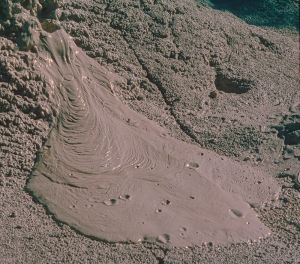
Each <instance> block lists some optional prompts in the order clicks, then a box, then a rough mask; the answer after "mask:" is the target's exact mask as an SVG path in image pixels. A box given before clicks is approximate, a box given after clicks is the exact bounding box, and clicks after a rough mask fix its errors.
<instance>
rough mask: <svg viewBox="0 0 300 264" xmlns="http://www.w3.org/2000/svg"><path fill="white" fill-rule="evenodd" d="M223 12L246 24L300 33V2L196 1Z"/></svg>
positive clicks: (280, 0) (251, 0)
mask: <svg viewBox="0 0 300 264" xmlns="http://www.w3.org/2000/svg"><path fill="white" fill-rule="evenodd" d="M195 1H196V2H198V3H200V4H204V5H208V6H210V7H212V8H214V9H218V10H221V11H229V12H231V13H233V14H234V15H236V16H237V17H239V18H241V19H243V20H244V21H245V22H246V23H248V24H251V25H255V26H261V27H273V28H278V29H280V28H294V29H297V30H298V31H299V0H195Z"/></svg>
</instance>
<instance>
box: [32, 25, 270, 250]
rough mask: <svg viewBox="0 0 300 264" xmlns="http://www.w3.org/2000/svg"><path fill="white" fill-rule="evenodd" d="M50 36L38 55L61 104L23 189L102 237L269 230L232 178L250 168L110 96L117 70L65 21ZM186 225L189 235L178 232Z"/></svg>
mask: <svg viewBox="0 0 300 264" xmlns="http://www.w3.org/2000/svg"><path fill="white" fill-rule="evenodd" d="M48 35H49V36H48V37H45V38H43V39H42V41H41V43H40V46H39V47H38V49H39V53H38V54H39V56H40V63H41V65H43V67H42V68H41V69H42V71H43V73H44V74H45V75H46V76H48V78H49V79H51V80H53V83H52V86H53V87H54V91H53V100H54V104H56V105H55V107H57V108H58V109H60V111H59V113H58V114H57V119H56V123H55V124H54V126H53V128H52V130H51V132H50V134H49V136H48V139H47V142H46V143H45V145H46V146H51V148H47V149H44V150H41V153H40V154H39V157H38V160H37V163H36V165H35V169H34V171H33V173H32V175H31V177H30V180H29V183H28V185H27V188H28V190H30V191H31V192H32V194H33V195H34V196H35V197H36V198H37V199H38V200H39V201H40V202H41V203H43V204H44V205H45V206H47V207H48V209H49V211H50V212H52V213H53V214H54V215H55V218H57V219H58V220H60V221H63V222H65V223H68V224H69V225H70V226H72V227H74V228H75V229H77V230H79V231H80V232H81V233H83V234H86V235H91V236H93V237H99V238H100V239H102V240H107V241H112V242H118V241H136V242H138V241H143V240H147V241H150V242H158V243H164V244H167V245H169V244H170V245H172V246H192V245H199V244H201V243H204V242H205V241H213V242H214V243H225V244H226V243H232V242H243V241H247V240H248V239H249V238H250V239H257V238H258V237H264V236H265V235H267V234H268V233H269V232H270V230H269V229H268V228H267V227H266V226H264V225H263V224H262V223H261V222H260V220H259V219H258V218H257V216H256V213H255V212H254V211H253V209H252V208H251V207H250V206H249V205H248V203H246V202H245V201H244V198H243V197H242V196H241V195H244V191H243V190H240V187H239V186H238V185H236V183H235V182H233V181H230V177H234V175H241V171H244V173H243V175H241V177H243V178H251V177H252V175H253V174H254V171H253V170H251V169H247V170H243V169H242V168H241V165H238V164H234V163H230V162H229V161H227V160H224V159H221V158H220V157H218V156H216V155H215V154H212V153H211V152H209V151H206V150H202V149H200V148H198V147H196V146H193V145H190V144H187V143H184V142H181V141H178V140H175V139H173V138H170V137H168V136H167V135H166V133H165V131H164V130H163V129H162V128H160V127H158V126H157V125H156V124H155V123H154V122H152V121H150V120H147V119H146V118H145V117H143V116H142V115H140V114H138V113H136V112H134V111H132V110H131V109H129V108H127V107H124V106H123V105H122V104H121V102H120V101H119V100H118V99H117V98H116V97H115V96H114V94H113V91H112V89H111V84H112V83H113V82H114V79H119V78H121V77H119V76H117V75H114V74H112V73H108V71H107V70H106V69H105V68H103V67H101V66H100V65H98V64H97V63H96V62H95V61H93V60H92V59H90V58H89V57H87V56H86V55H85V54H84V53H83V52H82V51H81V50H80V49H79V48H77V47H76V46H75V44H74V43H73V41H72V40H71V39H70V38H69V37H68V35H67V34H66V33H65V32H64V31H63V30H60V29H58V30H55V31H54V32H53V33H49V34H48ZM46 58H52V59H53V61H54V62H55V63H52V64H50V65H49V64H47V63H46ZM85 80H90V81H89V82H86V81H85ZM58 106H59V107H58ZM128 117H130V120H134V122H135V123H136V124H138V126H136V125H132V124H131V122H127V121H126V120H128ZM161 135H164V136H161ZM199 153H205V155H204V154H203V155H202V156H201V160H199ZM187 160H188V162H186V161H187ZM192 161H193V162H192ZM194 161H197V162H194ZM215 167H218V170H217V171H219V175H217V176H216V175H215V173H216V172H215V171H214V170H213V168H215ZM247 173H248V174H249V175H248V174H247ZM255 173H256V174H257V172H255ZM187 175H188V177H187ZM246 176H247V177H246ZM219 178H222V179H223V180H222V182H221V181H220V182H218V183H216V181H215V179H219ZM232 189H236V190H237V193H239V194H241V195H239V194H234V193H232V192H231V191H229V190H232ZM191 194H192V195H191ZM253 196H254V195H253ZM90 197H92V199H91V198H90ZM194 197H197V199H195V200H194ZM245 197H246V195H245ZM187 198H188V199H187ZM89 199H91V200H89ZM87 200H89V201H92V202H91V203H92V204H93V206H91V205H90V204H89V205H90V206H89V205H88V206H87V204H86V201H87ZM192 200H193V201H192ZM70 204H76V206H75V207H72V210H70V208H69V206H70ZM160 207H161V208H160ZM162 207H163V208H162ZM232 208H234V210H233V209H232ZM229 210H230V212H231V213H232V215H234V216H236V217H235V218H234V217H232V215H228V214H229ZM235 210H236V211H235ZM238 212H243V214H242V215H243V217H239V213H238ZM246 221H248V222H251V225H246V224H245V222H246ZM141 223H143V224H141ZM183 227H184V228H185V229H183ZM187 227H188V228H187ZM187 230H188V231H189V236H188V237H186V236H183V235H181V234H184V232H186V231H187ZM179 231H180V232H179Z"/></svg>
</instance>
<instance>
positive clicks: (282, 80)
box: [0, 0, 300, 263]
mask: <svg viewBox="0 0 300 264" xmlns="http://www.w3.org/2000/svg"><path fill="white" fill-rule="evenodd" d="M14 2H15V1H1V2H0V8H1V13H0V22H1V26H0V32H1V33H0V34H1V37H0V39H1V41H0V47H1V48H0V95H1V96H0V155H1V158H0V173H1V175H0V176H1V178H0V186H1V187H0V188H1V192H0V195H1V207H0V223H1V224H0V234H1V238H0V254H1V261H2V262H3V263H99V262H101V263H183V262H184V263H299V260H300V252H299V247H300V245H299V241H300V240H299V239H300V237H299V234H300V233H299V232H300V218H299V212H300V206H299V202H300V194H299V189H300V183H299V181H300V174H299V173H300V169H299V160H300V144H299V142H300V100H299V67H298V66H299V61H298V56H299V55H298V54H299V44H298V43H297V42H296V41H295V32H296V31H297V28H296V29H295V24H297V23H294V21H295V18H294V19H292V16H294V15H292V16H291V19H286V20H285V22H284V23H283V25H280V27H279V25H278V23H275V26H273V27H276V26H277V29H276V30H277V31H274V30H271V29H263V28H260V27H257V26H255V25H259V26H267V27H270V25H269V24H267V23H265V24H259V23H251V21H249V20H248V21H247V20H246V21H247V22H248V23H251V24H255V25H249V24H247V23H246V22H244V21H243V20H241V19H239V18H237V17H236V16H234V15H233V14H232V13H234V14H235V15H239V14H244V13H243V12H242V11H243V10H246V9H241V10H242V11H241V10H240V13H239V14H238V13H235V12H234V11H233V10H232V9H230V8H228V6H227V7H226V8H225V9H227V10H228V11H230V12H232V13H230V12H221V11H218V10H214V9H212V8H211V7H209V6H208V5H205V4H204V2H208V1H201V2H200V1H198V3H195V1H191V0H190V1H188V0H186V1H168V0H163V1H157V0H155V1H152V0H141V1H134V0H126V1H105V0H103V1H102V0H98V1H72V3H67V2H65V1H54V0H50V1H46V0H43V1H40V3H38V2H37V1H36V2H33V3H31V1H30V2H29V1H19V2H18V3H14ZM212 2H219V1H210V3H212ZM267 2H268V3H270V4H272V2H271V1H267ZM277 2H278V1H277ZM279 2H280V1H279ZM287 2H289V3H292V4H293V3H294V4H296V5H297V1H287ZM277 4H278V3H277ZM214 7H217V8H218V7H219V8H220V6H218V3H215V6H214ZM223 7H224V6H222V8H223ZM272 7H274V5H273V6H272ZM275 7H276V5H275ZM289 8H291V6H289V7H288V8H287V9H283V10H290V9H289ZM295 8H296V9H297V7H295ZM223 9H224V8H223ZM291 10H292V12H294V9H291ZM281 13H284V12H281ZM285 17H286V14H285ZM242 18H243V17H242ZM286 21H287V22H286ZM291 21H292V22H291ZM278 27H279V29H280V30H278ZM286 27H288V28H291V27H292V31H293V32H291V31H289V30H287V31H286V30H283V28H286ZM59 28H61V29H64V30H65V31H66V32H67V33H68V34H69V35H70V36H72V37H73V39H74V42H75V43H76V45H77V46H78V47H80V48H81V49H82V50H83V51H84V52H85V53H86V54H87V55H88V56H89V57H90V58H92V59H94V60H95V61H97V62H98V63H99V64H100V65H102V66H104V67H106V68H107V69H108V71H110V72H113V73H114V74H117V75H119V76H121V77H122V78H121V79H120V80H122V82H121V81H120V83H119V85H118V86H116V87H115V89H114V90H113V92H114V94H115V96H116V97H117V98H119V100H120V101H121V102H122V103H123V104H125V105H127V106H129V107H130V108H131V109H133V110H134V111H136V112H139V113H141V114H143V115H144V116H146V117H147V118H148V119H151V120H153V121H155V122H156V123H158V124H159V125H160V126H161V127H163V128H164V129H166V131H167V133H168V134H169V135H170V136H172V137H174V138H176V139H179V140H181V141H185V142H187V143H191V144H194V145H196V146H198V147H202V148H205V149H208V150H212V151H214V152H215V153H217V154H220V155H224V156H227V158H229V159H231V160H232V161H235V162H238V163H240V164H241V165H245V166H246V165H248V166H251V167H252V168H253V169H255V170H259V171H261V172H262V173H265V174H266V175H271V176H270V177H272V179H275V180H276V182H277V184H278V186H279V187H280V191H279V192H278V193H277V194H276V196H274V197H273V199H271V200H268V201H266V202H265V203H262V204H261V205H260V206H259V207H256V208H255V210H256V211H257V213H258V215H259V218H260V220H261V221H262V222H263V223H264V225H265V226H267V227H268V228H269V229H270V230H271V235H270V236H269V237H268V238H266V239H262V240H259V241H256V242H254V241H249V242H248V243H240V244H230V245H219V244H214V243H205V244H199V245H198V246H193V247H188V248H182V247H178V248H174V247H169V246H168V245H166V244H164V243H154V244H153V243H140V244H134V243H106V242H101V241H100V240H99V239H94V238H89V237H88V236H83V235H81V234H80V233H78V232H77V231H76V230H74V229H72V228H70V227H69V226H68V225H66V224H64V223H61V222H59V221H57V220H56V218H55V217H53V215H52V214H50V213H49V212H48V211H47V210H46V209H45V207H43V206H42V205H41V204H39V203H38V202H37V201H36V199H35V198H33V196H32V195H31V193H29V192H28V191H27V188H26V185H27V181H28V179H29V176H30V174H31V172H32V170H33V167H34V164H35V162H36V160H37V158H36V157H37V153H38V152H40V151H41V149H42V148H43V147H44V146H45V143H46V142H47V139H48V135H49V132H50V130H51V128H52V127H53V124H55V122H56V117H57V116H56V115H57V112H56V111H57V109H56V107H55V105H54V104H53V100H52V99H51V89H52V86H51V85H53V84H52V83H51V81H50V82H49V80H48V79H47V78H46V76H45V74H43V72H42V70H41V68H40V67H39V65H38V64H37V63H36V62H37V61H38V59H39V56H40V55H39V50H38V46H39V43H40V41H41V39H43V32H48V33H51V32H54V31H55V30H57V29H59ZM282 30H283V31H284V33H281V31H282ZM295 30H296V31H295ZM36 32H42V33H41V34H37V33H36ZM289 32H291V33H289ZM289 34H290V36H289ZM268 177H269V176H268ZM256 184H257V186H258V189H259V188H260V187H259V186H260V185H263V184H265V183H264V182H261V181H257V183H256ZM50 211H51V210H50ZM47 212H48V213H47Z"/></svg>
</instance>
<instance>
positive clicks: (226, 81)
mask: <svg viewBox="0 0 300 264" xmlns="http://www.w3.org/2000/svg"><path fill="white" fill-rule="evenodd" d="M215 86H216V88H217V89H218V90H219V91H223V92H225V93H236V94H242V93H246V92H248V91H249V90H250V85H249V81H247V80H238V79H232V78H228V77H226V76H224V75H222V74H217V76H216V80H215Z"/></svg>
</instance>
